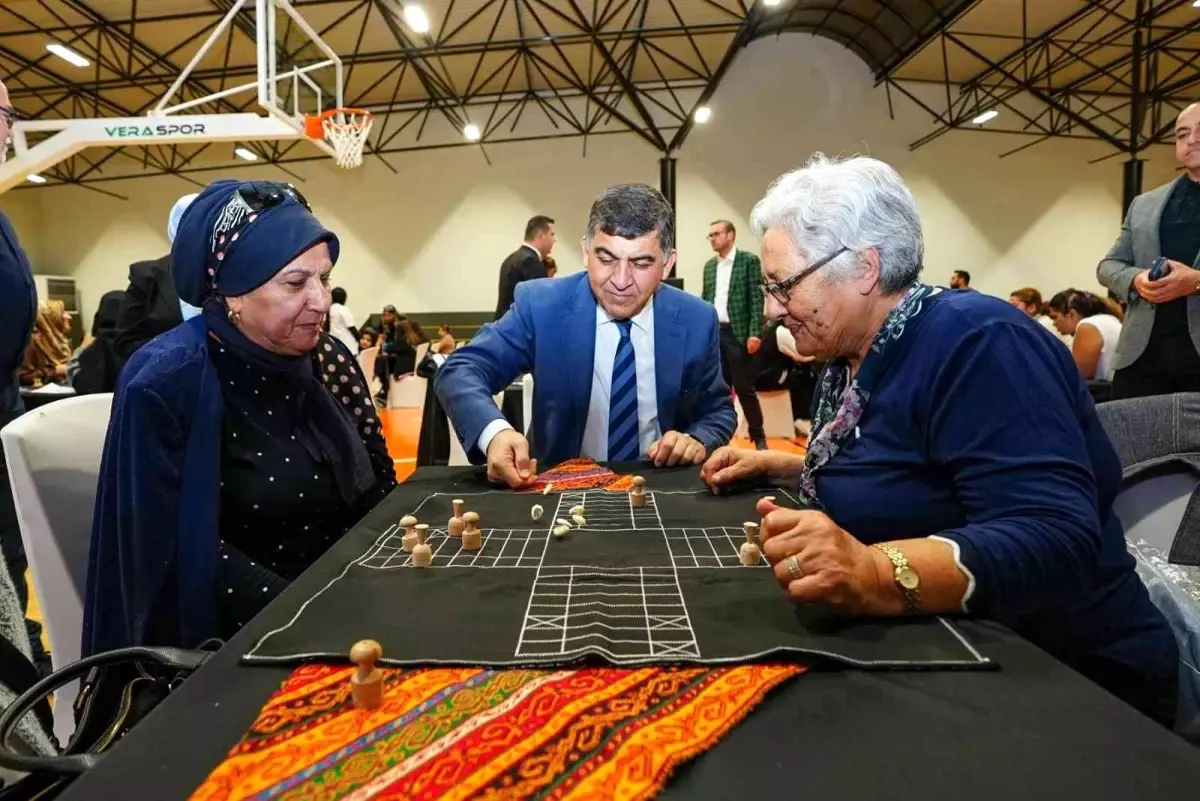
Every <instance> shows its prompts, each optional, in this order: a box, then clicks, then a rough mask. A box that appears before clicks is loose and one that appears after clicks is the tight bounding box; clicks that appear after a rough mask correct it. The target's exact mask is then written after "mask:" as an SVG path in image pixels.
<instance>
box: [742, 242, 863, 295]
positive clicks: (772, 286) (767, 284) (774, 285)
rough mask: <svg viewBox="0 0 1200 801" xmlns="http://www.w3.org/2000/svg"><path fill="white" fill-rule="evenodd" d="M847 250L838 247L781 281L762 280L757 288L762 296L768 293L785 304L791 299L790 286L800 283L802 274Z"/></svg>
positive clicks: (822, 265) (826, 262) (816, 268)
mask: <svg viewBox="0 0 1200 801" xmlns="http://www.w3.org/2000/svg"><path fill="white" fill-rule="evenodd" d="M849 250H850V248H848V247H841V248H838V249H837V250H835V251H834V252H833V253H830V254H829V255H828V256H826V257H825V258H823V259H818V260H817V261H815V262H813V263H812V264H810V265H808V266H807V267H805V268H804V269H803V270H801V271H800V272H798V273H796V274H795V275H789V276H788V277H787V278H784V279H783V280H782V281H764V282H763V283H761V284H759V285H758V288H759V289H760V290H762V293H763V297H764V298H765V297H767V296H768V295H769V296H771V297H773V298H775V300H777V301H779V303H780V304H781V305H784V306H786V305H787V302H788V301H789V300H791V299H792V298H791V295H790V294H789V293H790V291H791V288H792V287H794V286H795V285H796V284H798V283H800V281H801V280H802V279H803V278H804V276H806V275H808V274H809V273H812V272H815V271H816V270H819V269H821V268H822V267H824V266H825V265H826V264H829V262H831V261H833V260H834V259H836V258H837V257H838V256H840V255H842V254H843V253H846V252H847V251H849Z"/></svg>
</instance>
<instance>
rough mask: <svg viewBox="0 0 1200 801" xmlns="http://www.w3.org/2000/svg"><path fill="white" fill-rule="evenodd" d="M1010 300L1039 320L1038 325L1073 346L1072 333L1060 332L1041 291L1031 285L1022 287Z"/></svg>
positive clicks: (1067, 344)
mask: <svg viewBox="0 0 1200 801" xmlns="http://www.w3.org/2000/svg"><path fill="white" fill-rule="evenodd" d="M1008 302H1009V303H1011V304H1012V305H1014V306H1016V307H1017V308H1018V309H1020V310H1021V311H1023V312H1025V313H1026V314H1028V315H1029V316H1030V317H1032V318H1033V319H1035V320H1037V321H1038V325H1040V326H1041V327H1042V328H1045V329H1046V330H1047V331H1049V332H1050V333H1051V334H1054V336H1056V337H1058V338H1059V339H1061V340H1062V342H1063V344H1064V345H1066V346H1067V347H1068V348H1069V347H1071V337H1070V335H1067V334H1062V333H1059V330H1058V328H1056V327H1055V325H1054V321H1053V320H1051V319H1050V315H1049V313H1048V312H1047V311H1046V304H1045V303H1044V302H1043V301H1042V293H1041V292H1038V291H1037V290H1036V289H1034V288H1033V287H1031V286H1026V287H1022V288H1020V289H1018V290H1016V291H1014V292H1013V293H1012V294H1011V295H1009V297H1008Z"/></svg>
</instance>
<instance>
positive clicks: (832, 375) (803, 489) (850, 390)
mask: <svg viewBox="0 0 1200 801" xmlns="http://www.w3.org/2000/svg"><path fill="white" fill-rule="evenodd" d="M941 291H942V290H941V289H940V288H937V287H932V286H929V285H928V284H923V283H920V282H917V283H916V284H913V286H912V287H911V288H910V289H909V290H908V291H907V292H906V293H904V297H903V299H901V301H900V302H899V303H898V304H896V307H895V308H894V309H892V310H891V311H890V312H888V316H887V317H886V318H885V319H884V321H883V325H882V326H881V327H880V328H879V333H877V334H876V335H875V339H874V340H873V341H872V342H871V348H870V350H868V351H867V357H866V358H865V359H863V363H862V365H861V366H860V367H859V369H858V375H856V376H855V377H854V380H850V365H849V364H848V363H847V361H846V359H844V358H843V359H837V360H835V361H832V362H830V363H829V365H828V366H827V367H826V368H825V371H824V372H823V373H822V374H821V381H820V385H819V386H818V387H817V398H818V400H817V412H816V414H815V415H814V416H813V424H812V432H811V434H810V435H809V438H808V454H807V455H806V456H805V457H804V472H803V473H802V474H801V476H800V487H799V490H800V495H801V499H802V500H803V501H804V503H806V504H807V505H809V506H812V507H815V508H818V509H819V508H821V502H820V501H819V500H818V499H817V480H816V475H815V474H816V472H817V470H818V469H820V468H821V467H823V466H824V465H825V464H826V463H827V462H828V461H829V460H830V459H832V458H833V457H834V456H836V455H837V453H838V451H840V450H841V449H842V445H844V444H845V443H846V441H847V440H848V439H849V438H850V437H851V436H853V435H854V431H855V429H856V428H857V427H858V421H859V420H861V419H862V416H863V412H864V411H865V410H866V408H867V402H868V401H870V399H871V393H872V391H874V389H875V382H876V381H877V380H878V379H879V377H880V376H881V375H883V373H884V371H885V370H886V368H887V366H888V364H889V363H890V359H889V354H891V355H894V354H895V345H896V343H897V342H899V341H900V340H901V338H903V337H904V333H905V329H906V327H907V325H908V323H909V321H910V320H912V319H913V318H915V317H916V316H917V315H918V314H920V313H921V312H922V311H923V309H924V303H925V300H926V299H927V298H930V297H933V296H934V295H936V294H938V293H939V292H941Z"/></svg>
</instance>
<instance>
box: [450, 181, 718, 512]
mask: <svg viewBox="0 0 1200 801" xmlns="http://www.w3.org/2000/svg"><path fill="white" fill-rule="evenodd" d="M675 256H676V252H675V215H674V212H673V211H672V210H671V207H670V205H668V203H667V201H666V199H665V198H664V197H663V196H662V194H661V193H659V192H658V191H656V190H654V189H652V188H650V187H648V186H644V185H641V184H625V185H621V186H614V187H611V188H610V189H607V190H605V192H604V193H603V194H602V195H600V197H599V198H598V199H597V200H596V202H595V203H593V204H592V211H591V215H590V217H589V219H588V229H587V235H586V236H584V238H583V259H584V263H585V264H587V272H586V273H579V274H576V275H572V276H570V277H567V278H556V279H540V280H534V281H526V282H524V283H521V284H519V285H518V286H517V290H516V297H515V300H514V302H513V305H512V307H511V308H510V309H509V310H508V312H507V313H506V314H505V315H504V316H503V317H501V318H500V319H499V320H497V321H496V322H494V323H491V324H489V325H486V326H484V327H483V328H482V329H480V331H479V333H478V334H477V335H476V336H475V338H474V339H473V340H471V342H470V344H468V345H466V346H465V347H462V348H459V349H458V350H456V351H455V352H454V354H453V355H452V356H451V357H450V358H449V359H448V360H447V361H446V363H445V365H443V366H442V369H441V370H440V371H439V372H438V377H437V382H436V385H435V391H436V392H437V394H438V398H439V399H440V400H441V402H442V405H443V406H444V407H445V408H446V412H447V414H448V415H449V416H450V420H451V421H452V422H453V424H454V430H455V432H456V433H457V434H458V438H459V439H460V440H461V441H462V443H463V449H464V450H466V452H467V456H468V458H470V459H471V461H472V462H475V463H478V462H481V461H483V460H484V459H485V458H486V460H487V466H488V477H489V478H491V479H492V480H493V481H497V482H501V483H504V484H507V485H508V486H509V487H512V488H513V489H520V488H523V487H527V486H529V485H530V484H532V483H533V481H534V480H535V478H536V476H537V463H538V461H541V462H542V463H543V464H557V463H558V462H561V461H563V460H565V459H570V458H572V457H576V456H586V457H590V458H593V459H596V460H597V461H610V462H617V461H632V460H637V459H648V460H649V461H652V462H653V463H654V464H655V465H657V466H663V465H676V464H698V463H700V462H702V461H704V459H705V457H706V455H707V454H708V453H709V452H711V451H712V450H714V449H715V448H717V447H719V446H721V445H723V444H725V443H726V442H728V441H729V438H730V437H731V436H732V435H733V429H734V426H735V424H736V417H735V416H734V412H733V403H732V401H731V399H730V395H729V389H728V387H726V386H725V382H724V380H723V379H722V378H721V354H720V350H719V345H718V335H717V315H716V312H715V311H714V310H713V307H712V306H709V305H708V304H706V303H705V302H704V301H702V300H700V299H699V298H695V297H692V296H691V295H687V294H685V293H683V292H681V291H679V290H677V289H675V288H674V287H671V286H667V285H660V284H661V281H662V279H663V276H664V275H667V274H669V273H670V271H671V268H672V266H674V264H675ZM526 372H530V373H532V374H533V419H532V421H526V424H527V425H528V426H529V431H530V441H526V439H525V437H524V436H522V435H521V433H520V432H518V431H514V430H513V428H512V426H510V425H509V424H508V423H507V422H506V421H505V420H504V417H503V415H501V414H500V410H499V409H497V408H496V403H495V401H493V400H492V396H493V395H494V394H495V393H497V392H499V391H500V390H501V389H503V388H504V387H506V386H507V385H508V384H509V382H511V381H512V380H513V379H514V378H516V377H517V376H519V375H521V374H523V373H526Z"/></svg>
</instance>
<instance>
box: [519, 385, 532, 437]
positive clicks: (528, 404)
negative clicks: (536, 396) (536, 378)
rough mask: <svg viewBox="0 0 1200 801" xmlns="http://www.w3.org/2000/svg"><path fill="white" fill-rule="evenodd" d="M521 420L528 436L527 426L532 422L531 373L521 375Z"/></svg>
mask: <svg viewBox="0 0 1200 801" xmlns="http://www.w3.org/2000/svg"><path fill="white" fill-rule="evenodd" d="M521 422H522V424H523V425H524V426H525V436H527V437H528V436H529V426H530V425H532V424H533V373H526V374H525V375H523V376H521Z"/></svg>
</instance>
